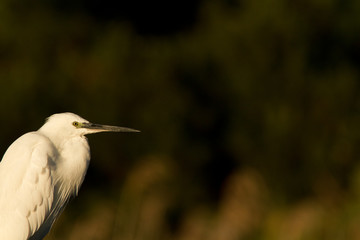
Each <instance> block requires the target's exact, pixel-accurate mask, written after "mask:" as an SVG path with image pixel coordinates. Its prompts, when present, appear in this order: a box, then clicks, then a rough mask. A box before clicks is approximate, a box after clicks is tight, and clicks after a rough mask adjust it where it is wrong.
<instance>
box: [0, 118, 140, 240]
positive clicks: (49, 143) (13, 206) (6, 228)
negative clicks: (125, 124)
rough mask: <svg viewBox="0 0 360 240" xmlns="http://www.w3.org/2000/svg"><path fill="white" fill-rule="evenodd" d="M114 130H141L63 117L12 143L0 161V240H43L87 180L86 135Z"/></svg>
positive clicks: (49, 121) (88, 155)
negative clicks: (85, 179)
mask: <svg viewBox="0 0 360 240" xmlns="http://www.w3.org/2000/svg"><path fill="white" fill-rule="evenodd" d="M109 131H115V132H138V131H137V130H134V129H129V128H122V127H115V126H106V125H99V124H92V123H89V122H88V121H87V120H85V119H83V118H81V117H79V116H78V115H76V114H73V113H61V114H54V115H52V116H51V117H49V118H48V120H47V121H46V123H45V124H44V125H43V126H42V127H41V128H40V129H39V130H38V131H36V132H30V133H27V134H25V135H23V136H21V137H20V138H18V139H17V140H16V141H15V142H14V143H13V144H11V146H10V147H9V148H8V150H7V151H6V153H5V154H4V157H3V159H2V161H1V162H0V240H40V239H42V238H43V237H44V236H45V235H46V234H47V233H48V232H49V230H50V228H51V226H52V224H53V223H54V221H55V219H56V217H57V216H58V215H59V214H60V213H61V211H62V210H63V208H64V207H65V205H66V203H67V202H68V200H69V198H70V197H71V196H74V195H76V194H77V193H78V190H79V188H80V186H81V184H82V182H83V180H84V177H85V174H86V170H87V167H88V165H89V160H90V148H89V144H88V142H87V139H86V137H85V136H84V135H85V134H90V133H97V132H109Z"/></svg>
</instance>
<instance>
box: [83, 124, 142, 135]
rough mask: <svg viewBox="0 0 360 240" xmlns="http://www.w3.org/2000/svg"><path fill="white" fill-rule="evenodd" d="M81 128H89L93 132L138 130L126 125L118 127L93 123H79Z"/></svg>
mask: <svg viewBox="0 0 360 240" xmlns="http://www.w3.org/2000/svg"><path fill="white" fill-rule="evenodd" d="M81 127H82V128H86V129H91V130H94V133H95V132H140V131H139V130H136V129H132V128H127V127H118V126H108V125H102V124H95V123H86V122H85V123H81Z"/></svg>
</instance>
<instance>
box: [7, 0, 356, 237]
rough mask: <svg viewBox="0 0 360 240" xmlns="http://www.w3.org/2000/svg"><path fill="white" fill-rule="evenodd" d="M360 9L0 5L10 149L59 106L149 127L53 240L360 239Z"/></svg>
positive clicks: (98, 178)
mask: <svg viewBox="0 0 360 240" xmlns="http://www.w3.org/2000/svg"><path fill="white" fill-rule="evenodd" d="M359 12H360V2H359V1H355V0H347V1H343V0H315V1H314V0H311V1H310V0H304V1H297V0H291V1H290V0H259V1H252V0H223V1H221V0H208V1H205V0H174V1H164V0H155V1H142V0H136V1H112V0H105V1H99V0H88V1H86V0H76V1H70V0H49V1H45V0H40V1H36V2H34V1H22V2H19V1H14V0H3V1H1V2H0V83H1V94H0V111H1V113H2V114H1V118H0V122H1V136H0V150H1V153H3V152H5V151H6V149H7V147H8V146H9V145H10V144H11V143H12V142H13V141H14V140H15V139H16V138H17V137H19V136H20V135H22V134H23V133H25V132H28V131H32V130H36V129H38V128H39V127H40V126H41V125H42V123H43V122H44V120H45V118H46V117H48V116H50V115H51V114H53V113H57V112H65V111H70V112H74V113H77V114H79V115H81V116H82V117H84V118H86V119H88V120H89V121H92V122H96V123H103V124H111V125H120V126H126V127H131V128H136V129H140V130H141V131H142V133H141V134H99V135H96V136H89V141H90V146H91V148H92V161H91V164H90V167H89V170H88V174H87V177H86V179H85V182H84V184H83V187H82V189H81V190H80V193H79V196H78V197H77V198H75V199H74V200H73V201H71V203H70V204H69V206H68V207H67V208H66V210H65V212H64V213H63V214H62V216H61V218H60V219H59V220H58V221H57V222H56V224H55V226H54V228H53V229H52V231H51V232H50V234H49V235H48V236H47V237H46V240H60V239H63V240H82V239H84V240H85V239H89V240H102V239H111V240H117V239H119V240H161V239H175V240H201V239H204V240H205V239H206V240H208V239H209V240H239V239H246V240H250V239H251V240H256V239H265V240H287V239H291V240H298V239H310V240H311V239H314V240H315V239H316V240H318V239H338V240H340V239H360V228H359V225H360V164H359V160H360V150H359V145H360V127H359V126H360V95H359V92H360V68H359V65H360V31H359V29H360V17H359Z"/></svg>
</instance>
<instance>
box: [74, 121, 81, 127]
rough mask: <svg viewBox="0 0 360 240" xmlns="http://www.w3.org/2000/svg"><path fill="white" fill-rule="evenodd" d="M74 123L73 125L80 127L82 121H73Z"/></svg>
mask: <svg viewBox="0 0 360 240" xmlns="http://www.w3.org/2000/svg"><path fill="white" fill-rule="evenodd" d="M72 125H73V126H74V127H77V128H78V127H80V123H79V122H76V121H75V122H73V123H72Z"/></svg>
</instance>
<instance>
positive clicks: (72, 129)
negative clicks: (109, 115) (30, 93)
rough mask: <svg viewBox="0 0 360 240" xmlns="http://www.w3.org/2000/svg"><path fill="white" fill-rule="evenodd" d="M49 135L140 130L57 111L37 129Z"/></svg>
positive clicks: (59, 135) (82, 134) (64, 136)
mask: <svg viewBox="0 0 360 240" xmlns="http://www.w3.org/2000/svg"><path fill="white" fill-rule="evenodd" d="M39 131H40V132H43V133H45V134H46V135H50V136H54V135H56V136H58V137H63V138H70V137H76V136H84V135H86V134H92V133H98V132H140V131H138V130H135V129H131V128H125V127H117V126H108V125H102V124H95V123H90V122H89V121H88V120H86V119H84V118H82V117H80V116H78V115H76V114H74V113H58V114H54V115H52V116H50V117H49V118H48V119H47V120H46V122H45V124H44V125H43V126H42V127H41V128H40V129H39Z"/></svg>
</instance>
